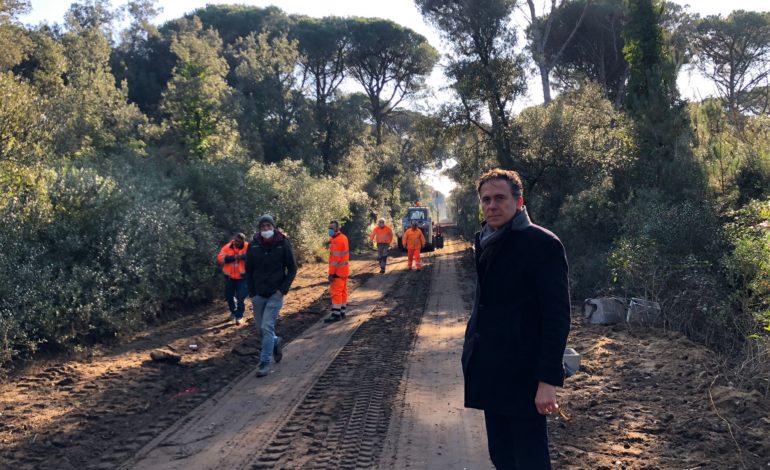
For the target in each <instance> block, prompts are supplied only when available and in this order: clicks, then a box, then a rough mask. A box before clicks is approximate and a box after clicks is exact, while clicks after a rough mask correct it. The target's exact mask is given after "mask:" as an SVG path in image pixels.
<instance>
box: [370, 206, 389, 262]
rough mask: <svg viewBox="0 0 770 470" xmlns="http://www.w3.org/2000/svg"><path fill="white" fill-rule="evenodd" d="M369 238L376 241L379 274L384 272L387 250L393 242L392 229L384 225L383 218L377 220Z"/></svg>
mask: <svg viewBox="0 0 770 470" xmlns="http://www.w3.org/2000/svg"><path fill="white" fill-rule="evenodd" d="M369 240H372V241H374V242H375V243H377V259H378V260H379V261H380V274H382V273H384V272H385V264H386V263H387V261H388V250H389V249H390V244H391V243H393V230H391V228H390V227H388V226H387V225H385V219H382V218H381V219H380V220H378V221H377V225H376V226H375V227H374V230H372V234H371V235H370V236H369Z"/></svg>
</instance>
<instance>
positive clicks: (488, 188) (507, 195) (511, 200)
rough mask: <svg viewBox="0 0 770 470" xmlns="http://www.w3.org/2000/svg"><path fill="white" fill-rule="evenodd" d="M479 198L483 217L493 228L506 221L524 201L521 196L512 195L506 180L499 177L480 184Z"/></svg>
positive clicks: (500, 225)
mask: <svg viewBox="0 0 770 470" xmlns="http://www.w3.org/2000/svg"><path fill="white" fill-rule="evenodd" d="M479 200H480V201H481V210H482V211H483V212H484V219H485V220H486V221H487V223H488V224H489V226H490V227H492V228H493V229H495V230H497V229H498V228H500V227H502V226H503V225H505V224H506V223H508V222H509V221H510V220H511V219H512V218H513V216H514V215H516V211H518V210H519V209H520V208H521V206H522V205H523V203H524V200H523V198H522V197H521V196H514V195H513V193H512V192H511V185H510V184H509V183H508V181H505V180H499V179H495V180H489V181H487V182H486V183H484V184H483V185H482V186H481V191H479Z"/></svg>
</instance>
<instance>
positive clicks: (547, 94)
mask: <svg viewBox="0 0 770 470" xmlns="http://www.w3.org/2000/svg"><path fill="white" fill-rule="evenodd" d="M538 68H539V69H540V82H541V83H542V84H543V103H545V104H548V103H550V102H551V77H550V75H551V71H550V69H549V68H548V65H547V64H545V62H544V61H543V62H541V63H539V64H538Z"/></svg>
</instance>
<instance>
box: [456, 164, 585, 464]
mask: <svg viewBox="0 0 770 470" xmlns="http://www.w3.org/2000/svg"><path fill="white" fill-rule="evenodd" d="M477 189H478V193H479V199H480V201H481V208H482V210H483V212H484V218H485V219H486V222H485V223H484V225H483V227H482V230H481V232H479V233H477V234H476V246H475V248H476V276H477V277H476V299H475V302H474V305H473V311H472V313H471V318H470V320H469V321H468V326H467V329H466V331H465V343H464V345H463V354H462V366H463V375H464V376H465V406H466V407H468V408H477V409H480V410H484V418H485V421H486V428H487V442H488V446H489V454H490V457H491V458H492V463H493V464H494V465H495V467H496V468H498V469H519V470H540V469H550V468H551V461H550V456H549V453H548V433H547V429H546V415H549V414H551V413H555V412H558V410H559V405H558V403H557V401H556V388H557V387H561V386H563V385H564V368H563V365H562V358H563V354H564V347H565V346H566V343H567V335H568V334H569V329H570V299H569V284H568V270H567V258H566V256H565V253H564V247H563V246H562V244H561V242H560V241H559V239H558V238H557V237H556V235H554V234H553V233H551V232H549V231H548V230H546V229H544V228H542V227H539V226H537V225H534V224H532V223H531V222H530V220H529V216H528V215H527V210H526V208H525V207H524V199H523V197H522V183H521V178H520V177H519V175H518V174H517V173H516V172H513V171H506V170H499V169H497V170H492V171H490V172H487V173H486V174H484V175H483V176H482V177H481V178H480V179H479V181H478V183H477Z"/></svg>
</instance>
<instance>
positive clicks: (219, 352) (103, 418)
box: [0, 241, 770, 470]
mask: <svg viewBox="0 0 770 470" xmlns="http://www.w3.org/2000/svg"><path fill="white" fill-rule="evenodd" d="M355 263H356V264H354V267H353V272H355V273H358V274H357V276H358V278H357V279H356V280H354V283H353V284H354V286H353V287H356V289H355V291H354V292H353V293H352V296H351V315H350V316H349V318H348V319H347V320H345V321H343V322H340V323H336V324H332V325H324V324H323V323H319V320H320V318H322V317H323V316H324V315H325V314H326V313H327V309H328V303H329V300H328V293H326V283H325V282H323V281H324V279H325V272H324V270H325V267H324V266H322V265H314V266H306V267H304V268H303V269H302V270H301V272H300V276H299V278H298V281H297V289H296V290H294V291H292V293H291V294H290V295H289V296H288V297H287V304H286V306H285V308H284V310H283V312H282V317H281V319H280V320H279V334H281V335H282V336H284V337H285V338H286V339H287V340H288V344H287V346H286V348H285V353H284V354H285V358H284V360H283V362H281V363H280V364H277V365H275V366H274V367H273V372H272V373H271V374H270V375H269V376H268V377H266V378H263V379H257V378H255V377H254V371H255V366H256V363H257V361H258V357H257V353H258V351H259V340H258V335H255V334H254V332H253V331H252V330H251V328H250V325H246V326H243V327H240V328H237V327H235V326H233V325H232V324H230V323H228V322H227V321H226V320H225V319H226V316H227V315H226V313H225V312H226V309H225V308H224V306H223V305H222V304H221V303H218V304H215V305H213V306H211V307H209V308H207V309H204V310H201V311H200V312H198V313H196V314H194V315H191V316H188V317H185V318H183V319H180V320H177V321H175V322H171V323H169V324H166V325H164V326H162V327H158V328H154V329H151V330H150V331H148V332H147V333H145V334H142V335H138V336H136V337H134V338H129V339H127V340H125V341H123V342H121V343H117V344H115V345H112V346H109V347H106V346H105V347H104V348H103V349H101V350H98V349H96V350H91V351H87V352H86V353H83V354H82V357H70V358H69V359H60V360H57V361H45V362H42V361H41V362H38V363H36V364H34V365H32V366H30V367H29V368H28V369H27V370H26V371H25V372H23V373H19V374H16V375H14V376H12V377H10V378H9V379H8V380H7V381H6V383H4V384H2V385H0V468H14V469H19V470H21V469H38V468H40V469H47V468H51V469H70V468H77V469H79V470H80V469H86V468H104V469H114V468H152V469H156V468H157V469H163V468H168V469H171V468H185V469H199V468H200V469H205V468H211V469H214V468H226V469H230V468H249V469H250V468H286V469H293V468H392V469H401V468H437V469H444V468H472V469H488V468H491V464H490V462H489V460H488V457H487V455H486V438H485V435H484V430H483V420H482V415H481V413H480V412H478V411H475V410H466V409H464V408H462V374H461V371H460V367H459V355H460V347H461V344H462V335H463V331H464V327H465V322H466V320H467V315H468V311H469V307H470V301H471V298H472V285H471V284H472V281H471V280H472V278H473V271H472V270H473V263H472V255H471V251H470V250H469V249H468V247H467V244H464V243H463V242H460V241H452V242H450V243H447V248H446V249H444V250H443V251H439V252H436V253H435V254H434V255H433V256H427V265H428V266H427V268H426V269H424V270H423V271H421V272H415V271H412V272H406V271H405V261H404V259H403V257H400V258H396V259H394V260H392V263H391V267H390V269H389V271H388V273H387V274H386V275H384V276H381V275H379V274H374V273H375V272H376V271H377V270H378V269H377V267H376V264H375V262H374V260H373V258H368V259H362V260H358V261H356V262H355ZM573 327H574V328H573V332H572V334H571V336H570V340H569V345H570V346H572V347H575V348H576V349H577V350H578V351H580V352H581V353H583V355H584V358H583V359H584V360H583V367H582V370H581V372H579V373H578V374H576V375H575V376H573V377H571V378H570V379H568V380H567V383H566V388H565V389H564V390H563V391H562V392H561V394H560V398H561V403H562V405H563V408H564V410H565V411H566V413H567V415H568V416H569V418H570V419H569V420H566V419H565V418H563V417H557V418H553V419H549V421H550V422H549V429H550V438H551V448H552V456H553V459H554V468H556V469H563V468H566V469H603V470H610V469H639V470H642V469H646V470H652V469H691V470H695V469H715V470H716V469H719V470H721V469H742V468H745V469H760V468H763V469H766V468H770V406H769V405H768V400H767V397H766V396H765V395H764V394H763V393H760V392H758V391H744V390H739V389H737V388H736V387H734V386H733V385H732V384H731V383H729V382H728V381H726V380H725V379H724V378H723V375H722V374H720V372H719V367H718V364H717V363H716V359H715V357H714V355H713V353H711V352H710V351H708V350H706V349H705V348H702V347H700V346H698V345H695V344H693V343H691V342H690V341H688V340H686V339H685V338H683V337H682V336H681V335H678V334H675V333H670V332H664V331H660V330H645V329H631V330H629V329H628V328H626V327H623V326H615V327H600V326H593V325H584V324H583V323H582V322H581V321H580V319H579V318H576V319H575V321H574V322H573ZM189 344H197V345H199V348H198V350H196V351H193V350H190V349H189V347H188V346H189ZM164 346H168V347H170V348H173V349H174V350H175V351H176V352H178V353H180V354H182V355H183V359H182V363H181V365H167V364H161V365H158V364H155V363H152V362H150V361H148V354H149V351H151V350H152V349H154V348H158V347H164Z"/></svg>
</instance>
